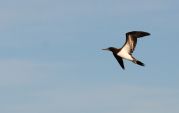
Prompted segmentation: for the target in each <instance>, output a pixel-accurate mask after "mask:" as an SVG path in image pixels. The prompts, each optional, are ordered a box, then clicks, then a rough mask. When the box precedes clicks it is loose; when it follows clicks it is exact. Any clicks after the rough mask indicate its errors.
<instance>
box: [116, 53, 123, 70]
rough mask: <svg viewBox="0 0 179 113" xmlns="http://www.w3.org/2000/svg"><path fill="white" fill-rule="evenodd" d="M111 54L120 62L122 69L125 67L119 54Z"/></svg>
mask: <svg viewBox="0 0 179 113" xmlns="http://www.w3.org/2000/svg"><path fill="white" fill-rule="evenodd" d="M113 55H114V57H115V58H116V60H117V61H118V63H119V64H120V66H121V67H122V69H125V67H124V63H123V60H122V58H121V57H120V56H118V55H117V54H114V53H113Z"/></svg>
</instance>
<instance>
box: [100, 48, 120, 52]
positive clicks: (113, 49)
mask: <svg viewBox="0 0 179 113" xmlns="http://www.w3.org/2000/svg"><path fill="white" fill-rule="evenodd" d="M102 50H107V51H111V52H115V51H116V50H118V49H117V48H115V47H108V48H106V49H102Z"/></svg>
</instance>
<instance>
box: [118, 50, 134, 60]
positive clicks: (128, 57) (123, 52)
mask: <svg viewBox="0 0 179 113" xmlns="http://www.w3.org/2000/svg"><path fill="white" fill-rule="evenodd" d="M117 55H118V56H120V57H122V58H124V59H126V60H130V61H133V58H132V56H131V55H130V54H129V53H128V52H127V50H126V49H125V48H123V49H121V51H120V52H119V53H118V54H117Z"/></svg>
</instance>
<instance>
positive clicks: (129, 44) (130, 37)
mask: <svg viewBox="0 0 179 113" xmlns="http://www.w3.org/2000/svg"><path fill="white" fill-rule="evenodd" d="M148 35H150V33H148V32H144V31H131V32H128V33H126V42H125V44H124V45H123V46H122V48H115V47H109V48H106V49H102V50H108V51H111V52H112V53H113V55H114V57H115V58H116V60H117V61H118V63H119V64H120V66H121V67H122V69H125V67H124V63H123V59H126V60H129V61H132V62H133V63H135V64H138V65H140V66H144V65H145V64H144V63H142V62H141V61H139V60H137V59H136V58H134V57H133V56H132V53H133V51H134V49H135V47H136V44H137V39H138V38H141V37H144V36H148Z"/></svg>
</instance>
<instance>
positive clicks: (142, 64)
mask: <svg viewBox="0 0 179 113" xmlns="http://www.w3.org/2000/svg"><path fill="white" fill-rule="evenodd" d="M134 63H136V64H138V65H140V66H145V64H144V63H142V62H141V61H139V60H136V61H134Z"/></svg>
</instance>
